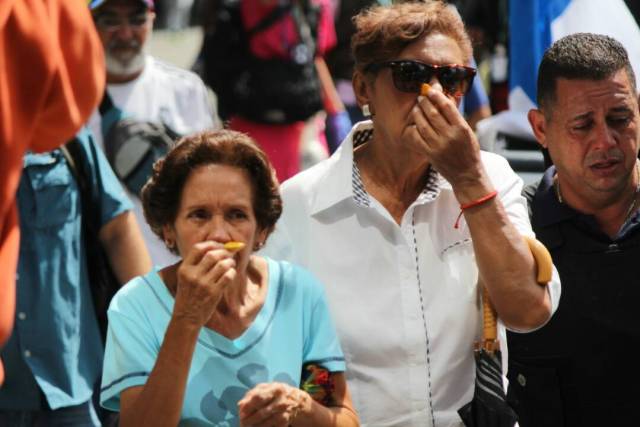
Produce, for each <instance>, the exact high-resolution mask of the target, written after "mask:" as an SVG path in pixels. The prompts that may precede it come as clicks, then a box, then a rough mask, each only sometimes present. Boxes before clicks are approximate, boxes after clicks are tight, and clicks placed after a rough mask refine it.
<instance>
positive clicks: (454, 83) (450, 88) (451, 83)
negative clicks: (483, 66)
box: [439, 67, 473, 96]
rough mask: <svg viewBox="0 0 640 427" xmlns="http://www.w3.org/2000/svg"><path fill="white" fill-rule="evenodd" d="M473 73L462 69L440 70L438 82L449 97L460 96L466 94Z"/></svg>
mask: <svg viewBox="0 0 640 427" xmlns="http://www.w3.org/2000/svg"><path fill="white" fill-rule="evenodd" d="M472 79H473V73H472V72H471V71H470V70H468V69H466V68H464V67H442V68H440V75H439V80H440V84H441V85H442V87H443V89H444V90H445V92H448V93H449V94H451V95H455V96H461V95H464V94H465V93H466V92H467V89H469V85H470V83H471V80H472Z"/></svg>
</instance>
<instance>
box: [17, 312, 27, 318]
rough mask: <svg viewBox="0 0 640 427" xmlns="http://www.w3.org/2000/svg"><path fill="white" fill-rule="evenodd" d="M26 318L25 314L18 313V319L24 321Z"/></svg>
mask: <svg viewBox="0 0 640 427" xmlns="http://www.w3.org/2000/svg"><path fill="white" fill-rule="evenodd" d="M26 318H27V315H26V314H24V313H23V312H20V313H18V319H20V320H24V319H26Z"/></svg>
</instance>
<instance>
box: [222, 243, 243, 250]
mask: <svg viewBox="0 0 640 427" xmlns="http://www.w3.org/2000/svg"><path fill="white" fill-rule="evenodd" d="M244 246H245V245H244V243H243V242H233V241H231V242H227V243H225V244H224V248H225V249H226V250H228V251H231V252H237V251H239V250H242V248H244Z"/></svg>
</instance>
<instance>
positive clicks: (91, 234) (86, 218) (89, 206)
mask: <svg viewBox="0 0 640 427" xmlns="http://www.w3.org/2000/svg"><path fill="white" fill-rule="evenodd" d="M60 150H61V151H62V154H63V155H64V157H65V159H66V160H67V163H68V164H69V169H70V170H71V173H72V174H73V176H74V178H75V179H76V182H77V183H78V188H80V202H81V205H82V234H83V239H84V246H85V250H86V259H87V270H88V273H89V282H90V285H91V297H92V300H93V306H94V309H95V312H96V318H97V320H98V326H99V328H100V336H101V337H102V342H103V344H104V342H105V340H106V337H107V323H108V322H107V309H108V308H109V303H110V302H111V299H112V298H113V296H114V295H115V294H116V292H117V291H118V289H120V283H119V282H118V280H117V279H116V276H115V274H114V273H113V270H112V269H111V266H110V265H109V260H108V259H107V254H106V252H105V250H104V248H103V247H102V243H101V242H100V239H99V237H98V233H99V232H100V212H101V208H100V206H101V204H100V198H99V197H97V195H96V196H95V197H94V196H93V192H92V191H91V177H90V175H89V171H88V170H87V167H86V160H85V159H84V154H83V153H82V147H81V146H80V141H78V140H77V139H75V138H74V139H72V140H71V141H69V142H68V143H67V144H65V145H63V146H62V147H60Z"/></svg>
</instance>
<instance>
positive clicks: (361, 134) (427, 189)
mask: <svg viewBox="0 0 640 427" xmlns="http://www.w3.org/2000/svg"><path fill="white" fill-rule="evenodd" d="M372 137H373V128H365V129H362V130H357V131H355V132H354V133H353V138H352V141H353V149H354V150H355V149H356V147H358V146H360V145H362V144H364V143H366V142H368V141H369V140H370V139H371V138H372ZM428 174H429V175H428V176H427V182H426V184H425V186H424V189H423V190H422V192H421V193H420V195H419V196H418V198H417V199H416V202H418V203H426V202H429V201H431V200H434V199H435V198H436V197H438V195H439V194H440V185H441V180H443V178H442V177H441V176H440V174H439V173H438V172H436V171H435V170H434V169H433V168H432V167H429V171H428ZM351 186H352V188H353V200H354V201H355V202H356V204H357V205H358V206H362V207H367V208H368V207H371V196H370V195H369V193H367V190H366V189H365V188H364V184H363V183H362V177H361V176H360V169H358V165H357V164H356V160H355V156H354V158H353V168H352V173H351Z"/></svg>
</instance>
